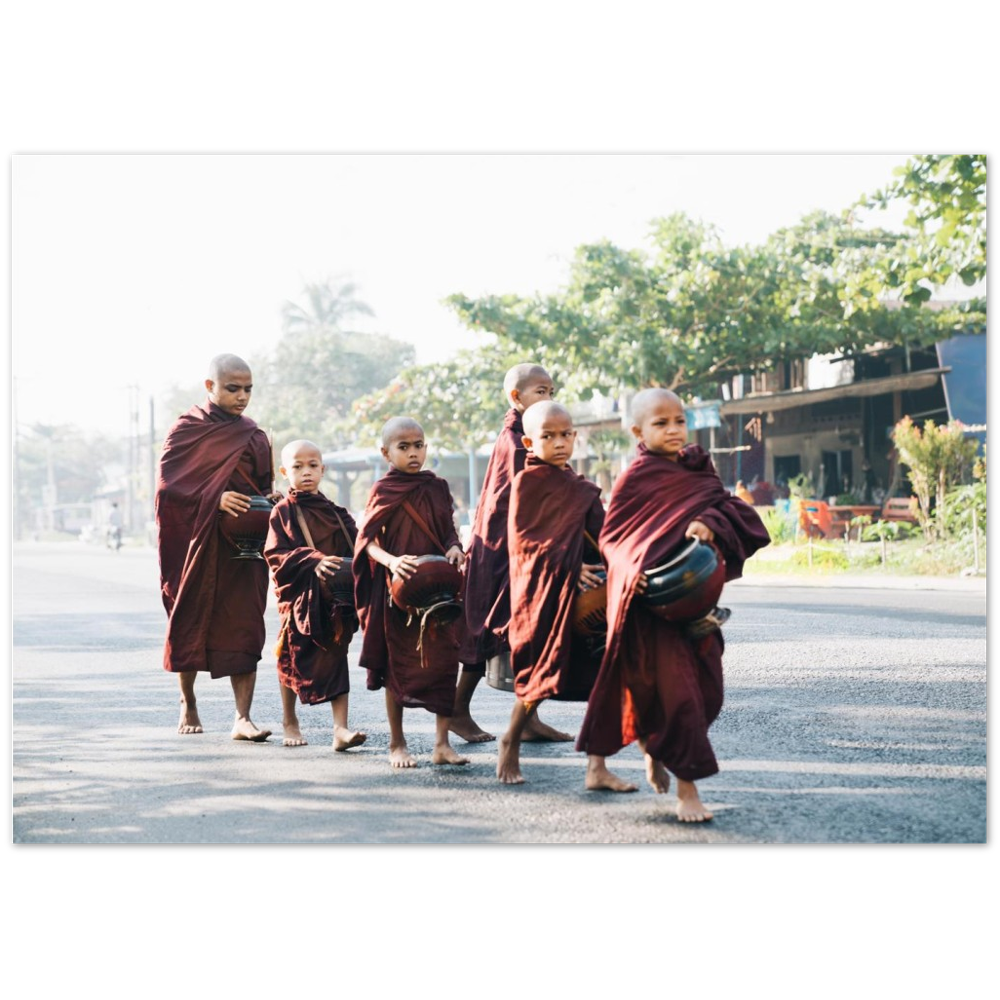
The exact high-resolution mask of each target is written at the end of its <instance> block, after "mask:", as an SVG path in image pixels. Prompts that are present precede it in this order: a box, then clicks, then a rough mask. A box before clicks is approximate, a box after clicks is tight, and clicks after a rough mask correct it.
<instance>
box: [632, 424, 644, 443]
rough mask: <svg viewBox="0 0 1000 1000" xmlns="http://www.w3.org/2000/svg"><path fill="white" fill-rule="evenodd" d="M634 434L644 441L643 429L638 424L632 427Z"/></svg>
mask: <svg viewBox="0 0 1000 1000" xmlns="http://www.w3.org/2000/svg"><path fill="white" fill-rule="evenodd" d="M632 433H633V434H634V435H635V436H636V437H637V438H638V439H639V440H640V441H641V440H642V428H641V427H640V426H639V425H638V424H633V425H632Z"/></svg>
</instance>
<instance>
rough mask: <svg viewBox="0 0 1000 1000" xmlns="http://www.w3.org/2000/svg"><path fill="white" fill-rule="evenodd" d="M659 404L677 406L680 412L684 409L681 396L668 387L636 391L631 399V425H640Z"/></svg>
mask: <svg viewBox="0 0 1000 1000" xmlns="http://www.w3.org/2000/svg"><path fill="white" fill-rule="evenodd" d="M661 406H669V407H677V409H679V410H680V411H681V412H683V411H684V404H683V403H682V402H681V397H680V396H678V395H677V393H676V392H671V391H670V390H669V389H663V388H653V389H643V390H642V392H637V393H636V394H635V396H634V398H633V399H632V423H633V425H636V426H642V424H643V422H644V421H646V420H647V419H648V418H649V416H650V414H652V413H653V412H654V411H655V410H657V409H659V408H660V407H661Z"/></svg>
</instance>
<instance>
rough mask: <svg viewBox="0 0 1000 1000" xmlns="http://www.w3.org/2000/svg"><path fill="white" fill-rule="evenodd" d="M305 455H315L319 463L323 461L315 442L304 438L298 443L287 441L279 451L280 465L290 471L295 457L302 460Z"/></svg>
mask: <svg viewBox="0 0 1000 1000" xmlns="http://www.w3.org/2000/svg"><path fill="white" fill-rule="evenodd" d="M307 455H309V456H312V455H316V456H318V457H319V459H320V461H322V459H323V452H322V451H321V450H320V447H319V445H318V444H316V442H315V441H308V440H307V439H306V438H300V439H299V440H298V441H289V442H288V444H286V445H285V447H284V448H282V449H281V464H282V466H284V468H286V469H290V468H291V467H292V464H293V463H294V462H295V459H296V458H297V457H299V458H304V457H306V456H307Z"/></svg>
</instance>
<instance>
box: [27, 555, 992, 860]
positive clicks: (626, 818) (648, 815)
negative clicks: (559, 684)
mask: <svg viewBox="0 0 1000 1000" xmlns="http://www.w3.org/2000/svg"><path fill="white" fill-rule="evenodd" d="M13 557H14V578H13V582H14V586H13V605H14V673H13V721H14V740H13V744H14V746H13V751H14V756H13V839H14V841H15V842H21V843H159V844H176V843H286V844H309V843H393V844H416V843H463V844H464V843H509V844H514V843H526V844H531V843H634V844H640V843H641V844H646V843H651V844H669V843H737V844H741V843H940V842H960V843H983V842H985V839H986V599H985V585H984V582H983V581H981V580H980V581H971V582H965V581H961V582H960V581H955V583H954V584H951V585H949V584H945V583H942V584H940V585H937V584H933V583H932V584H929V585H928V584H927V583H926V581H925V582H924V583H923V585H922V586H923V587H924V588H927V587H928V586H931V587H937V586H940V588H941V589H914V588H913V586H912V585H907V584H906V583H905V582H902V581H899V582H897V583H896V584H894V585H891V586H888V587H879V586H874V585H873V580H872V578H865V579H864V580H861V581H857V582H858V583H860V584H861V585H860V586H845V585H844V583H845V581H839V585H819V586H817V585H816V581H815V580H813V581H810V582H809V585H806V584H805V583H804V582H803V581H795V580H794V579H792V578H787V579H785V580H783V581H769V582H768V583H767V585H764V583H763V581H757V582H754V580H753V578H751V579H750V580H741V581H739V582H737V583H734V584H731V585H729V587H727V590H726V593H725V600H724V603H726V604H727V605H728V606H730V607H731V608H732V609H733V616H732V618H731V619H730V621H729V623H728V624H727V625H726V627H725V636H726V644H727V647H726V656H725V661H724V663H725V670H726V704H725V706H724V708H723V711H722V715H721V716H720V718H719V720H718V721H717V722H716V724H715V725H714V726H713V728H712V740H713V744H714V746H715V749H716V754H717V756H718V758H719V762H720V767H721V771H720V773H719V774H718V775H716V776H715V777H713V778H710V779H708V780H706V781H704V782H702V783H700V786H699V787H700V788H701V790H702V796H703V798H704V799H705V801H706V803H707V804H708V805H709V806H710V807H711V808H712V809H713V810H714V812H715V819H714V821H712V822H711V823H708V824H702V825H698V826H689V825H684V824H680V823H678V822H677V821H676V819H675V818H674V816H673V808H674V805H675V799H674V796H673V794H672V793H671V794H668V795H655V794H654V793H653V792H652V791H651V790H650V789H649V788H648V787H647V786H646V785H645V783H644V780H643V767H642V759H641V755H640V753H639V751H638V749H637V748H636V747H635V746H631V747H628V748H626V749H624V750H622V751H621V753H619V754H617V755H616V756H615V757H613V758H611V759H610V760H609V765H610V766H611V767H612V769H613V770H615V771H617V772H618V773H620V774H621V775H623V776H628V777H629V778H632V779H633V780H635V781H636V782H637V783H639V784H640V786H641V790H640V791H639V792H638V793H633V794H619V795H616V794H612V793H593V792H590V793H588V792H586V791H585V790H584V788H583V776H584V763H585V758H584V757H583V755H582V754H579V753H576V752H575V751H574V750H573V745H572V744H571V743H563V744H527V745H525V747H524V748H523V752H522V771H523V773H524V775H525V778H526V779H527V780H526V784H524V785H521V786H503V785H501V784H499V783H498V782H497V780H496V778H495V767H496V744H495V743H486V744H478V745H472V746H470V745H466V744H464V743H462V741H461V740H458V739H454V741H453V742H454V745H455V746H456V747H458V748H461V750H462V752H463V753H465V754H466V755H467V756H469V757H470V758H471V762H470V763H469V764H468V765H467V766H465V767H461V768H454V767H434V766H432V765H431V764H430V763H429V754H430V750H431V746H432V742H433V731H434V730H433V717H432V716H431V715H430V714H428V713H426V712H424V711H422V710H410V711H407V712H406V715H405V719H404V725H405V728H406V731H407V735H408V739H409V742H410V749H411V751H412V752H415V753H416V755H417V757H418V760H419V761H420V766H419V767H418V768H416V769H414V770H410V771H402V772H401V771H393V770H391V769H390V768H389V766H388V764H387V760H386V752H387V727H386V723H385V713H384V702H383V695H382V692H370V691H367V690H366V689H365V675H364V672H363V671H361V670H360V669H359V668H357V666H356V664H357V649H358V647H359V646H360V641H359V640H358V639H355V642H354V647H355V648H354V650H353V655H352V661H351V662H352V671H351V680H352V684H353V691H352V694H351V699H352V702H351V722H352V725H354V726H355V727H357V728H362V729H364V730H365V731H367V732H368V734H369V739H368V742H367V743H366V744H365V745H364V746H363V747H361V748H359V749H358V750H354V751H350V752H348V753H334V752H333V750H332V749H331V747H330V736H331V715H330V710H329V708H328V707H327V706H325V705H322V706H315V707H306V706H301V708H300V719H301V721H302V724H303V732H304V735H305V736H306V738H307V739H308V740H309V745H308V746H306V747H299V748H286V747H283V746H282V745H281V726H280V722H281V708H280V699H279V692H278V683H277V677H276V673H275V669H274V660H273V656H272V655H271V649H272V648H273V644H274V637H275V635H276V633H277V616H276V614H275V612H274V608H273V605H272V606H270V607H269V610H268V622H267V625H268V640H267V645H266V646H265V652H264V658H263V659H262V660H261V665H260V670H259V673H258V681H257V693H256V697H255V700H254V708H253V713H252V715H253V718H254V721H255V722H256V723H257V724H258V725H266V726H268V727H269V728H272V729H273V730H274V735H273V736H272V737H271V739H270V740H269V741H268V742H267V743H263V744H252V743H245V742H235V741H233V740H231V739H230V738H229V729H230V726H231V723H232V695H231V689H230V687H229V683H228V682H227V681H224V680H219V681H212V680H211V679H210V678H208V677H207V676H203V677H201V678H200V679H199V680H198V685H197V692H198V698H199V710H200V714H201V719H202V722H203V724H204V725H205V728H206V732H205V733H204V734H203V735H198V736H185V737H181V736H178V735H177V733H176V724H177V715H178V710H177V684H176V681H175V679H174V678H172V677H171V676H170V675H169V674H167V673H165V672H164V671H163V669H162V667H161V652H162V641H163V632H164V623H165V615H164V612H163V608H162V605H161V604H160V601H159V580H158V572H157V564H156V555H155V552H154V551H153V550H151V549H149V548H131V547H126V548H123V549H122V550H121V551H120V552H118V553H114V552H111V551H109V550H107V549H103V548H98V547H88V546H85V545H82V544H78V543H66V544H50V545H46V544H32V543H24V544H17V545H15V546H14V551H13ZM890 583H891V582H890ZM511 699H512V696H511V695H508V694H505V693H502V692H498V691H494V690H493V689H491V688H489V687H487V686H486V685H485V684H481V685H480V687H479V689H478V690H477V693H476V696H475V698H474V701H473V710H474V714H475V716H476V717H477V719H478V720H479V721H480V722H481V723H482V724H483V725H484V726H486V727H487V728H488V729H490V730H491V731H492V732H494V733H497V734H499V733H500V732H502V731H503V729H504V728H505V725H506V720H507V718H508V716H509V713H510V708H511V703H512V701H511ZM541 714H542V717H543V719H545V721H547V722H549V723H551V724H553V725H556V726H558V727H560V728H563V729H566V730H568V731H571V732H574V733H575V732H576V731H577V728H578V726H579V722H580V720H581V718H582V715H583V706H582V705H574V704H565V703H564V704H556V703H550V704H546V705H545V706H543V708H542V713H541Z"/></svg>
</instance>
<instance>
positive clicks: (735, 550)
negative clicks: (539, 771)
mask: <svg viewBox="0 0 1000 1000" xmlns="http://www.w3.org/2000/svg"><path fill="white" fill-rule="evenodd" d="M632 433H633V434H634V435H635V436H636V437H637V438H638V439H639V446H638V455H637V457H636V459H635V461H634V462H633V463H632V464H631V465H629V467H628V468H627V469H626V470H625V472H624V473H623V474H622V475H621V476H620V477H619V479H618V480H617V482H616V483H615V487H614V490H613V491H612V494H611V501H610V503H609V505H608V511H607V515H606V518H605V521H604V527H603V529H602V530H601V535H600V538H599V540H598V541H599V544H600V549H601V554H602V555H603V556H604V558H605V560H606V562H607V566H608V642H607V648H606V650H605V653H604V658H603V660H602V661H601V669H600V673H599V674H598V677H597V681H596V682H595V684H594V690H593V692H592V694H591V697H590V701H589V703H588V706H587V712H586V715H585V717H584V720H583V726H582V727H581V730H580V736H579V739H578V740H577V749H578V750H583V751H586V752H587V753H596V754H605V755H610V754H613V753H616V752H617V751H618V750H620V749H621V747H623V746H626V745H628V744H629V743H631V742H632V741H633V740H638V742H639V745H640V746H641V747H642V749H643V751H644V753H645V761H646V777H647V779H648V781H649V783H650V785H651V786H652V787H653V789H654V791H656V792H659V793H664V792H666V791H667V790H668V789H669V787H670V774H671V773H673V774H674V775H675V776H676V777H677V802H678V804H677V817H678V819H680V820H681V821H682V822H691V823H697V822H704V821H706V820H710V819H712V813H711V812H710V811H709V810H708V809H707V808H706V807H705V805H704V804H703V803H702V801H701V798H700V796H699V793H698V789H697V786H696V784H695V782H696V781H698V780H700V779H702V778H707V777H709V776H710V775H713V774H715V773H717V772H718V770H719V766H718V763H717V762H716V759H715V754H714V752H713V750H712V746H711V743H710V742H709V739H708V728H709V726H710V725H711V724H712V722H714V721H715V719H716V718H717V716H718V714H719V712H720V710H721V709H722V688H723V683H722V653H723V648H724V644H723V639H722V633H721V632H720V631H719V630H718V628H711V630H710V631H708V632H707V634H704V635H702V636H700V637H694V636H693V635H692V634H691V630H690V629H689V628H688V627H687V626H686V625H684V624H680V623H676V622H669V621H665V620H664V619H662V618H660V617H658V616H656V615H654V614H652V613H651V612H649V611H648V610H647V609H646V608H645V607H644V606H643V605H642V603H641V601H639V600H636V596H637V595H639V594H642V593H643V592H644V591H645V589H646V583H647V580H646V576H645V571H646V570H648V569H651V568H653V567H656V566H658V565H661V564H662V563H663V562H664V561H666V558H667V557H668V556H669V555H670V554H672V553H673V551H674V550H675V549H676V548H677V546H678V545H680V544H683V542H684V539H686V538H698V539H701V540H702V541H706V542H713V543H714V544H715V545H716V547H717V548H718V549H719V551H720V552H721V554H722V556H723V558H724V560H725V564H726V579H727V580H735V579H737V578H738V577H740V576H742V573H743V564H744V562H745V561H746V559H747V558H748V557H749V556H750V555H752V554H753V553H754V552H755V551H757V550H758V549H760V548H762V547H763V546H765V545H767V544H768V542H769V537H768V534H767V530H766V529H765V528H764V525H763V524H762V523H761V520H760V518H759V517H758V516H757V513H756V511H755V510H754V509H753V508H752V507H750V506H749V505H748V504H746V503H745V502H744V501H742V500H740V499H738V498H737V497H734V496H732V495H731V494H730V493H729V491H728V490H727V489H726V488H725V487H724V486H723V485H722V482H721V480H720V479H719V477H718V475H716V472H715V468H714V467H713V465H712V462H711V459H710V458H709V456H708V454H707V453H706V452H705V451H704V449H702V448H700V447H699V446H697V445H691V446H686V441H687V424H686V422H685V417H684V407H683V405H682V404H681V401H680V399H679V398H678V397H677V396H676V395H675V394H674V393H672V392H670V391H669V390H667V389H646V390H644V391H642V392H640V393H638V394H637V395H636V397H635V399H634V401H633V404H632Z"/></svg>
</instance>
